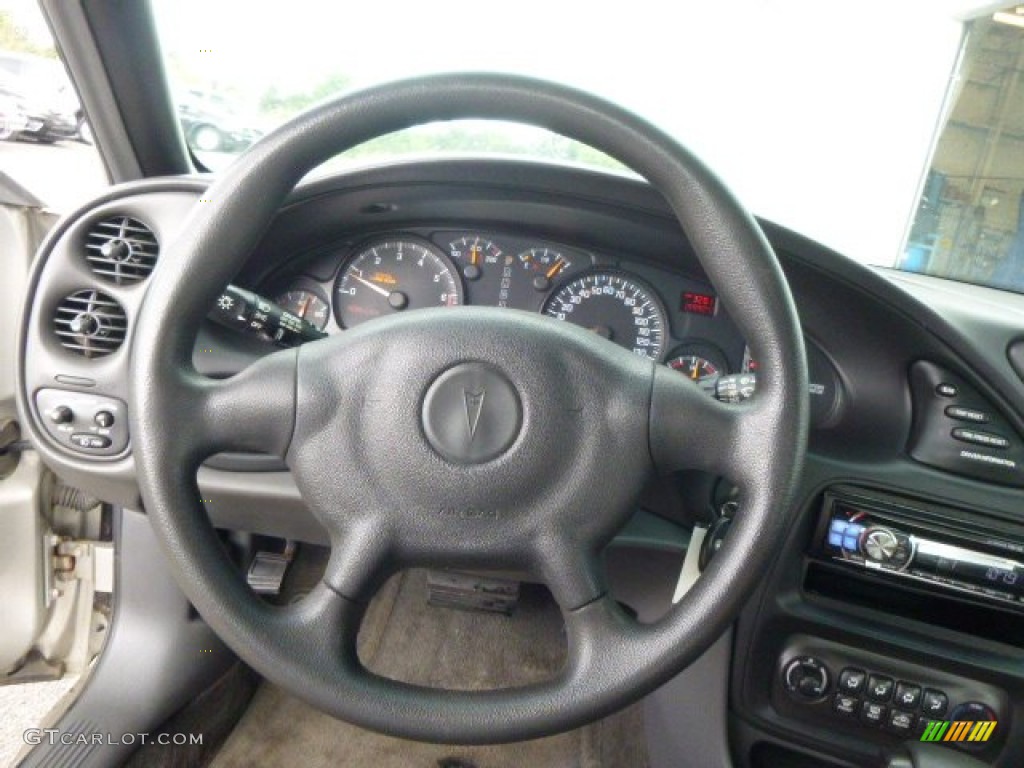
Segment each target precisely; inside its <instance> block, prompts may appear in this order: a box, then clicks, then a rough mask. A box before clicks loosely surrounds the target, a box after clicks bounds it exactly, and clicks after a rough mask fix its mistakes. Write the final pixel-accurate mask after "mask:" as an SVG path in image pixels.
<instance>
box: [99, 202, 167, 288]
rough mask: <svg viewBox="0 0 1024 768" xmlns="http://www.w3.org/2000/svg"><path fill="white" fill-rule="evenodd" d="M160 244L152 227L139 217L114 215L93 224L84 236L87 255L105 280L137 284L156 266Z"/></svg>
mask: <svg viewBox="0 0 1024 768" xmlns="http://www.w3.org/2000/svg"><path fill="white" fill-rule="evenodd" d="M159 252H160V246H159V244H158V243H157V241H156V235H154V234H153V230H151V229H150V228H149V227H147V226H146V225H145V224H143V223H142V222H141V221H139V220H138V219H133V218H131V217H129V216H113V217H111V218H109V219H103V220H102V221H98V222H96V223H95V224H93V225H92V228H91V229H90V230H89V232H88V233H87V234H86V236H85V258H86V259H87V260H88V262H89V267H90V268H91V269H92V271H93V272H95V273H96V274H97V275H99V276H100V277H102V278H103V279H104V280H110V281H111V282H113V283H117V284H118V285H130V284H132V283H138V282H141V281H142V280H145V279H146V278H147V277H149V273H150V272H152V271H153V267H155V266H156V259H157V256H158V255H159Z"/></svg>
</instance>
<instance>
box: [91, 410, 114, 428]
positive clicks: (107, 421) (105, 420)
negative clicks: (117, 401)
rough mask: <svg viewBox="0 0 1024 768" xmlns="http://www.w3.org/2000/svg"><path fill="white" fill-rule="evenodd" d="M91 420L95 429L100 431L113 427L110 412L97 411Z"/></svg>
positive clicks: (112, 418)
mask: <svg viewBox="0 0 1024 768" xmlns="http://www.w3.org/2000/svg"><path fill="white" fill-rule="evenodd" d="M92 420H93V421H94V422H95V423H96V426H97V427H100V428H102V429H108V428H109V427H112V426H114V414H112V413H111V412H110V411H99V412H97V413H96V415H95V416H93V417H92Z"/></svg>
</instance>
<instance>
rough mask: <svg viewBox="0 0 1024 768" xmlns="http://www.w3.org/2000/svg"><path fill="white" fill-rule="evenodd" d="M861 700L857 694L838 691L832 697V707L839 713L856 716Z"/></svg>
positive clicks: (845, 715)
mask: <svg viewBox="0 0 1024 768" xmlns="http://www.w3.org/2000/svg"><path fill="white" fill-rule="evenodd" d="M859 705H860V700H859V699H857V698H856V697H855V696H847V695H846V694H845V693H837V694H836V695H835V698H834V699H832V709H833V710H834V711H835V713H836V714H837V715H841V716H843V717H854V716H855V715H856V714H857V707H858V706H859Z"/></svg>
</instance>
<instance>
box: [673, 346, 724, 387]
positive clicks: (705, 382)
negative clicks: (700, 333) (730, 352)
mask: <svg viewBox="0 0 1024 768" xmlns="http://www.w3.org/2000/svg"><path fill="white" fill-rule="evenodd" d="M665 365H667V366H668V367H669V368H672V369H674V370H676V371H679V372H680V373H681V374H683V375H684V376H686V377H687V378H688V379H691V380H692V381H695V382H696V383H697V385H698V386H699V387H700V388H701V389H703V390H704V391H705V392H708V393H709V394H711V395H714V393H715V382H717V381H718V379H719V377H720V376H723V375H724V374H727V373H728V372H729V365H728V362H727V361H726V359H725V354H724V353H723V352H722V350H720V349H719V348H718V347H716V346H714V345H713V344H708V343H706V342H695V343H690V344H683V345H682V346H680V347H677V348H676V349H675V350H673V351H672V354H671V355H669V357H668V360H666V361H665Z"/></svg>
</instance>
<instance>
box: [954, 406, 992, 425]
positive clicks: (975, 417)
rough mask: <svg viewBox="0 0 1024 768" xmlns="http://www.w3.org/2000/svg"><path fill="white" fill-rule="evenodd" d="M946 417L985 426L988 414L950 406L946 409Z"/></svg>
mask: <svg viewBox="0 0 1024 768" xmlns="http://www.w3.org/2000/svg"><path fill="white" fill-rule="evenodd" d="M946 415H947V416H949V418H951V419H956V420H957V421H970V422H973V423H975V424H987V423H988V414H987V413H985V412H984V411H976V410H975V409H973V408H963V407H962V406H959V405H951V406H949V407H948V408H946Z"/></svg>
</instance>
